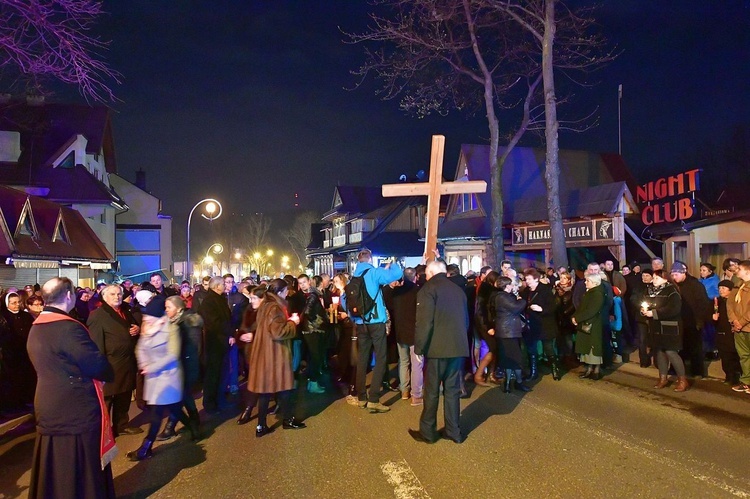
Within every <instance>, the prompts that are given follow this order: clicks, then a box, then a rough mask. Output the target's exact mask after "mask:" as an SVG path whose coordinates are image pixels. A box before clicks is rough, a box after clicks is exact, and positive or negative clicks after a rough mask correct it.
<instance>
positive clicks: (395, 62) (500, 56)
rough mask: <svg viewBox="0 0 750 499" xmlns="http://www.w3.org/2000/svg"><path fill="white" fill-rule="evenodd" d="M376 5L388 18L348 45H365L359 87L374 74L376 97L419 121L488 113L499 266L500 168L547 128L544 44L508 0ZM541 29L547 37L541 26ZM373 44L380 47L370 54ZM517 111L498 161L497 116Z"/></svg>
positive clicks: (401, 0) (381, 1) (385, 1)
mask: <svg viewBox="0 0 750 499" xmlns="http://www.w3.org/2000/svg"><path fill="white" fill-rule="evenodd" d="M535 1H539V0H535ZM374 3H375V4H376V5H377V6H379V7H381V8H382V9H384V10H389V11H390V12H389V13H390V14H391V15H389V16H388V17H386V16H384V15H383V16H381V15H378V14H375V13H373V14H371V15H370V18H371V19H372V22H373V24H372V25H371V26H370V27H369V29H368V31H367V32H365V33H362V34H348V37H349V40H350V41H351V42H354V43H366V44H367V47H366V49H365V56H366V60H365V62H364V64H363V65H362V66H361V67H360V68H359V69H358V70H356V71H354V74H355V75H358V76H359V77H360V78H361V80H360V83H361V82H362V81H364V80H365V79H366V78H367V77H368V76H370V75H373V76H374V77H376V78H377V79H379V80H380V81H381V82H382V85H383V86H382V88H381V89H380V90H379V91H378V94H379V95H381V96H382V97H383V98H384V99H386V100H388V99H400V106H401V108H402V109H403V110H404V111H407V112H410V113H414V114H416V115H418V116H425V115H428V114H430V113H432V112H438V113H441V114H447V113H448V112H449V110H451V109H453V110H458V111H467V112H471V113H473V112H477V111H478V110H479V109H483V110H484V112H485V114H486V117H487V124H488V127H489V132H490V141H489V147H490V154H489V168H490V172H491V176H490V191H491V198H492V209H491V237H492V249H493V253H494V255H492V259H494V264H495V265H496V266H499V264H500V261H501V260H502V259H503V256H504V255H503V252H504V250H503V237H502V224H503V196H502V170H503V165H504V163H505V161H506V159H507V158H508V156H509V155H510V153H511V152H512V150H513V148H514V147H515V146H516V145H517V144H518V142H519V141H520V139H521V137H522V136H523V135H524V134H525V133H526V132H527V131H529V130H541V129H542V127H543V123H544V117H543V114H544V110H545V108H544V106H545V104H546V100H545V101H543V100H542V98H541V97H542V96H540V95H539V92H538V90H539V84H540V83H541V82H542V80H543V71H542V65H543V60H542V57H541V55H542V50H541V49H542V45H540V44H537V43H535V41H534V39H533V38H532V39H530V37H529V31H528V27H527V26H525V25H524V24H522V23H519V22H518V20H517V19H516V18H514V17H513V16H511V15H509V14H510V12H511V11H510V10H509V7H510V6H509V5H503V2H496V1H490V0H375V1H374ZM514 5H515V3H514ZM542 12H544V11H542ZM553 14H554V11H553ZM543 19H544V18H543ZM552 19H553V20H554V16H553V18H552ZM553 27H555V26H554V22H553ZM540 32H542V33H544V24H543V23H542V26H541V30H540ZM371 45H376V48H374V49H371V48H370V46H371ZM550 48H551V45H550ZM572 50H575V48H573V49H572ZM567 57H572V56H571V55H568V54H566V55H565V56H562V57H561V58H560V60H561V61H565V60H566V58H567ZM551 61H552V59H550V62H551ZM545 83H546V84H547V85H549V84H550V83H551V84H552V89H553V91H552V93H551V95H552V98H553V100H554V82H549V81H548V82H545ZM519 106H520V107H521V109H522V114H521V119H520V122H519V123H518V124H516V125H514V126H512V127H504V128H505V129H512V130H513V131H512V132H511V133H509V134H508V136H507V141H508V142H507V146H506V147H505V148H504V150H503V151H502V154H501V155H500V157H499V158H498V151H499V139H500V124H499V118H498V114H499V112H500V111H501V110H503V109H509V108H516V107H519ZM555 121H556V118H555ZM554 135H555V137H556V132H555V134H554ZM557 211H558V212H559V201H558V208H557ZM563 247H564V242H563Z"/></svg>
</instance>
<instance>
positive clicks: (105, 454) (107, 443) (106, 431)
mask: <svg viewBox="0 0 750 499" xmlns="http://www.w3.org/2000/svg"><path fill="white" fill-rule="evenodd" d="M60 321H71V322H75V323H76V324H78V325H80V326H81V327H82V328H83V329H85V330H86V332H87V333H89V330H88V329H86V326H84V325H83V324H81V323H80V322H78V321H77V320H75V319H73V318H72V317H70V316H68V315H63V314H59V313H57V312H49V311H46V310H45V311H44V312H42V313H41V314H39V317H37V319H36V320H35V321H34V324H51V323H53V322H60ZM89 334H91V333H89ZM91 381H93V382H94V389H95V390H96V398H97V399H98V400H99V412H101V414H102V427H101V434H100V436H99V459H100V462H101V465H102V469H104V468H106V467H107V465H108V464H109V463H111V462H112V460H113V459H114V458H115V456H116V455H117V445H116V444H115V436H114V434H113V433H112V423H111V421H110V419H109V411H108V410H107V405H106V404H105V403H104V390H103V386H104V383H103V382H102V381H99V380H98V379H92V380H91Z"/></svg>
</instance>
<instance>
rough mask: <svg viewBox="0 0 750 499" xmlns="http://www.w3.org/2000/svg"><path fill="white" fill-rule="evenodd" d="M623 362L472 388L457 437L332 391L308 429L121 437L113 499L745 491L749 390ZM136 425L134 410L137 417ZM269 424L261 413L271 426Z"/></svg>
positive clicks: (13, 485)
mask: <svg viewBox="0 0 750 499" xmlns="http://www.w3.org/2000/svg"><path fill="white" fill-rule="evenodd" d="M655 375H656V371H655V370H653V369H648V370H640V368H638V367H637V366H634V365H633V364H630V365H627V366H625V367H623V368H621V369H620V370H618V372H615V373H613V374H610V375H609V376H608V377H607V378H605V379H603V380H600V381H591V380H579V379H578V377H577V376H576V375H575V373H569V374H567V375H566V376H565V377H564V378H563V379H562V381H559V382H555V381H553V380H552V379H551V377H550V376H548V375H547V376H545V377H544V378H543V379H542V380H541V381H539V382H538V383H537V384H536V385H535V387H534V391H533V392H531V393H528V394H525V395H522V394H520V393H519V392H515V393H513V394H510V395H508V394H504V393H502V391H501V390H500V389H499V388H481V387H478V388H475V389H474V390H473V393H472V396H471V398H469V399H466V400H462V404H461V406H462V415H461V425H462V430H463V432H464V433H465V434H466V437H467V438H466V441H465V442H464V443H463V444H455V443H453V442H450V441H447V440H441V441H439V442H437V443H435V444H432V445H428V444H423V443H417V442H415V441H413V440H412V439H411V438H410V437H409V435H408V434H407V429H408V428H410V427H411V428H417V422H418V418H419V413H420V411H421V408H416V407H411V406H410V405H409V403H408V402H407V401H401V400H400V396H399V394H397V393H392V394H390V395H391V396H390V397H388V396H387V397H385V398H384V400H385V401H386V403H388V404H390V405H391V412H390V413H387V414H369V413H368V412H367V411H365V410H361V409H358V408H356V407H353V406H350V405H348V404H346V402H345V401H344V400H343V399H342V398H337V397H336V396H334V395H333V394H325V395H309V394H306V393H304V392H300V402H301V403H300V405H299V407H298V409H299V410H300V415H303V416H304V417H305V422H306V423H307V425H308V428H306V429H304V430H296V431H295V430H282V429H281V427H280V421H279V422H278V423H276V424H277V425H278V428H277V430H276V431H275V432H274V433H272V434H270V435H267V436H265V437H263V438H260V439H257V438H255V434H254V424H255V423H254V421H252V422H251V423H250V424H248V425H245V426H237V425H236V424H235V418H236V416H237V413H236V412H235V411H225V412H224V413H222V414H220V415H218V416H214V417H213V418H211V419H207V420H206V421H205V424H204V426H205V429H206V430H207V431H206V433H207V434H208V435H207V438H205V439H204V440H203V441H202V442H200V443H198V444H194V443H192V442H190V441H189V439H188V438H186V437H178V438H176V439H174V440H172V441H169V442H164V443H158V444H157V446H155V448H154V457H153V458H151V459H149V460H147V461H144V462H140V463H132V462H129V461H128V460H127V459H126V458H125V453H126V452H127V451H128V450H132V449H133V448H135V447H137V446H138V444H139V443H140V440H141V436H137V435H136V436H123V437H121V438H119V439H118V445H119V447H120V449H121V451H120V455H119V456H118V457H117V459H116V460H115V462H114V465H113V470H114V474H115V488H116V491H117V493H118V495H120V496H123V497H146V496H153V497H180V498H187V497H201V498H205V497H216V498H224V497H243V498H250V497H258V498H263V497H325V498H338V497H341V498H344V497H362V498H387V497H398V498H427V497H432V498H455V497H470V496H473V497H500V498H504V497H509V498H510V497H513V498H519V497H520V498H524V497H529V498H532V497H533V498H552V497H565V498H567V497H571V498H573V497H575V498H578V497H680V498H692V497H695V498H707V497H750V476H748V473H747V469H748V468H747V462H748V459H749V458H750V450H749V449H750V424H748V423H750V395H737V394H734V393H732V392H731V391H729V390H728V388H727V387H726V386H725V385H722V384H721V383H719V382H718V381H716V380H703V381H701V382H699V383H698V385H699V387H696V388H694V389H691V390H689V391H688V392H685V393H682V394H677V393H674V392H672V390H671V389H667V390H665V391H662V390H659V391H657V390H654V389H653V388H651V387H652V385H653V384H654V379H655ZM139 421H140V422H142V423H143V427H144V428H145V427H146V424H145V420H144V418H143V417H142V416H139V417H138V419H136V422H139ZM275 421H276V419H275V417H274V416H269V423H274V422H275ZM32 448H33V435H29V436H21V437H19V438H16V439H15V441H14V442H4V443H3V444H2V445H1V446H0V470H1V471H0V497H25V496H26V489H27V487H28V482H29V471H28V468H29V462H30V456H31V451H32Z"/></svg>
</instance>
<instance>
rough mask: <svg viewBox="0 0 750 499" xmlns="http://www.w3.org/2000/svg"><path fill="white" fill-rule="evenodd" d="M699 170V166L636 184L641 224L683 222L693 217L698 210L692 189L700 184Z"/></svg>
mask: <svg viewBox="0 0 750 499" xmlns="http://www.w3.org/2000/svg"><path fill="white" fill-rule="evenodd" d="M699 172H700V170H698V169H695V170H690V171H686V172H683V173H679V174H677V175H672V176H670V177H664V178H660V179H659V180H654V181H653V182H649V183H647V184H643V185H640V186H638V188H637V189H636V196H635V198H636V203H638V204H639V205H641V220H642V221H643V223H644V225H654V224H660V223H673V222H677V221H682V222H684V221H687V220H690V219H691V218H693V217H694V216H695V215H696V214H697V213H698V210H696V208H695V192H696V191H697V190H698V189H699V188H700V179H699V176H698V173H699Z"/></svg>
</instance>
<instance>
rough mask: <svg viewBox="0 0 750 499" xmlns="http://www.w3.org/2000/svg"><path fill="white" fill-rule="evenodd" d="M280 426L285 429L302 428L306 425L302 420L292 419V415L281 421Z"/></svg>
mask: <svg viewBox="0 0 750 499" xmlns="http://www.w3.org/2000/svg"><path fill="white" fill-rule="evenodd" d="M281 427H282V428H284V429H285V430H299V429H302V428H307V425H306V424H305V423H303V422H302V421H297V420H296V419H294V416H292V417H291V418H289V419H285V420H284V421H283V422H282V423H281Z"/></svg>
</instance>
